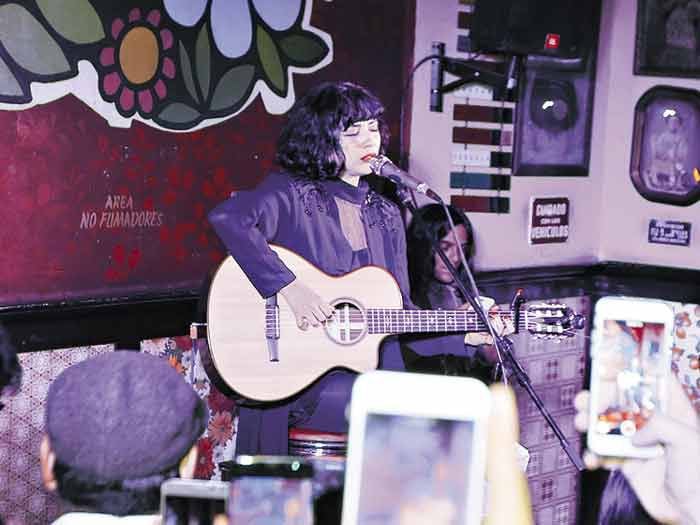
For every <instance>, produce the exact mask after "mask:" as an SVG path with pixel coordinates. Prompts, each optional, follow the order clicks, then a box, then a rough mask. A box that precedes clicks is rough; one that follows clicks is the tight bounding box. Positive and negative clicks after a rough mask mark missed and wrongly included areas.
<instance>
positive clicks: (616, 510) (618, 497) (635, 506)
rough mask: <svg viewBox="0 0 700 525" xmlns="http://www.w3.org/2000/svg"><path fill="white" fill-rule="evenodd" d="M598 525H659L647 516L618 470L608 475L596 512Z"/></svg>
mask: <svg viewBox="0 0 700 525" xmlns="http://www.w3.org/2000/svg"><path fill="white" fill-rule="evenodd" d="M598 525H660V524H659V522H658V521H656V520H655V519H654V518H652V517H651V516H649V514H648V513H647V511H646V510H644V507H642V504H641V503H640V502H639V499H638V498H637V495H636V494H635V493H634V490H633V489H632V487H631V486H630V484H629V482H628V481H627V479H626V478H625V476H624V474H622V472H621V471H619V470H614V471H613V472H611V473H610V476H608V481H607V482H606V484H605V488H604V489H603V495H602V497H601V500H600V511H599V512H598Z"/></svg>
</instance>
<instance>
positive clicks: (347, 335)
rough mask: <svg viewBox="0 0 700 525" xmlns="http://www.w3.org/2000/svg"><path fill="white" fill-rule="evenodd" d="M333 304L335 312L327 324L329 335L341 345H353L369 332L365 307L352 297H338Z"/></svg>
mask: <svg viewBox="0 0 700 525" xmlns="http://www.w3.org/2000/svg"><path fill="white" fill-rule="evenodd" d="M331 304H332V306H333V308H335V314H334V315H333V318H332V319H331V320H329V321H327V322H326V325H325V329H326V334H328V337H330V338H331V339H332V340H333V342H334V343H337V344H339V345H352V344H355V343H356V342H357V341H359V340H360V339H362V338H363V337H364V336H365V334H366V333H367V317H366V315H365V311H364V308H362V307H361V306H360V304H359V303H357V302H355V301H353V300H351V299H338V300H337V301H334V302H333V303H331Z"/></svg>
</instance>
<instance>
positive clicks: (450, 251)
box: [433, 224, 469, 284]
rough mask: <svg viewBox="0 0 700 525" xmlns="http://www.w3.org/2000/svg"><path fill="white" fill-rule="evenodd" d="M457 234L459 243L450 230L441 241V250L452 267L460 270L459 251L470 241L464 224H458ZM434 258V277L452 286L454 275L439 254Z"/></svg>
mask: <svg viewBox="0 0 700 525" xmlns="http://www.w3.org/2000/svg"><path fill="white" fill-rule="evenodd" d="M455 233H456V234H457V242H455V238H454V235H453V233H452V231H451V230H450V231H449V232H447V235H445V236H444V237H443V238H442V239H440V248H442V250H443V251H444V252H445V255H447V259H448V260H449V261H450V263H452V266H454V267H455V268H457V269H459V267H460V266H461V258H460V256H459V250H460V247H461V246H464V245H466V243H467V241H468V240H469V239H468V238H467V229H466V228H465V227H464V224H458V225H457V227H456V228H455ZM433 257H434V261H433V262H434V266H435V269H434V270H433V277H434V278H435V280H436V281H439V282H441V283H444V284H450V283H451V282H452V281H453V279H452V274H451V273H450V271H449V270H448V269H447V267H446V266H445V263H443V262H442V259H441V258H440V256H439V255H438V254H434V255H433Z"/></svg>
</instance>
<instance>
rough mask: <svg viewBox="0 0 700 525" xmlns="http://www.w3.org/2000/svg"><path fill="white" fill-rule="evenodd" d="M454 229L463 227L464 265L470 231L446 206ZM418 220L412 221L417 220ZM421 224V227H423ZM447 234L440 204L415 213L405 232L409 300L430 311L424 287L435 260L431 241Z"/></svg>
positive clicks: (469, 250) (470, 249) (471, 238)
mask: <svg viewBox="0 0 700 525" xmlns="http://www.w3.org/2000/svg"><path fill="white" fill-rule="evenodd" d="M448 209H449V210H450V216H451V217H452V220H453V222H454V223H455V226H459V225H460V224H463V225H464V227H465V229H466V230H467V246H466V250H465V252H466V253H465V256H466V258H467V262H469V260H470V259H471V257H472V256H473V254H474V253H473V252H474V232H473V231H472V225H471V223H470V222H469V219H468V218H467V216H466V215H465V214H464V213H463V212H462V211H461V210H459V209H458V208H455V207H454V206H448ZM416 216H418V217H419V218H420V219H422V220H420V221H419V220H416V219H417V218H418V217H416ZM421 223H423V224H424V225H425V226H423V225H422V224H421ZM449 231H450V223H449V221H448V220H447V217H446V216H445V210H444V209H443V207H442V206H441V205H440V204H428V205H426V206H422V207H421V208H418V210H416V214H415V215H414V217H413V219H412V220H411V224H410V225H409V227H408V230H407V231H406V245H407V253H408V275H409V278H410V281H411V299H412V300H413V302H414V303H415V304H416V305H417V306H420V307H422V308H430V307H431V305H430V303H429V300H428V288H429V285H430V283H431V281H432V280H433V273H434V271H435V259H434V257H433V247H432V241H437V242H440V239H442V238H443V237H445V235H447V233H448V232H449Z"/></svg>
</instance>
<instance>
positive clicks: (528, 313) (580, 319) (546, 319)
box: [524, 303, 586, 339]
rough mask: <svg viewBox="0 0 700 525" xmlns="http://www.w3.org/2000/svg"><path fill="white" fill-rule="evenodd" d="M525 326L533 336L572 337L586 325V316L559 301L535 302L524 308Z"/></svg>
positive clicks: (549, 337)
mask: <svg viewBox="0 0 700 525" xmlns="http://www.w3.org/2000/svg"><path fill="white" fill-rule="evenodd" d="M524 313H525V327H526V329H527V331H528V332H530V333H531V334H532V335H534V336H535V337H541V338H544V339H561V338H564V337H573V336H574V335H576V332H577V331H578V330H581V329H583V327H584V326H586V318H585V316H583V315H581V314H577V313H576V312H574V311H573V310H572V309H571V308H569V307H568V306H566V305H565V304H561V303H536V304H531V305H528V306H527V307H526V308H525V312H524Z"/></svg>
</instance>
